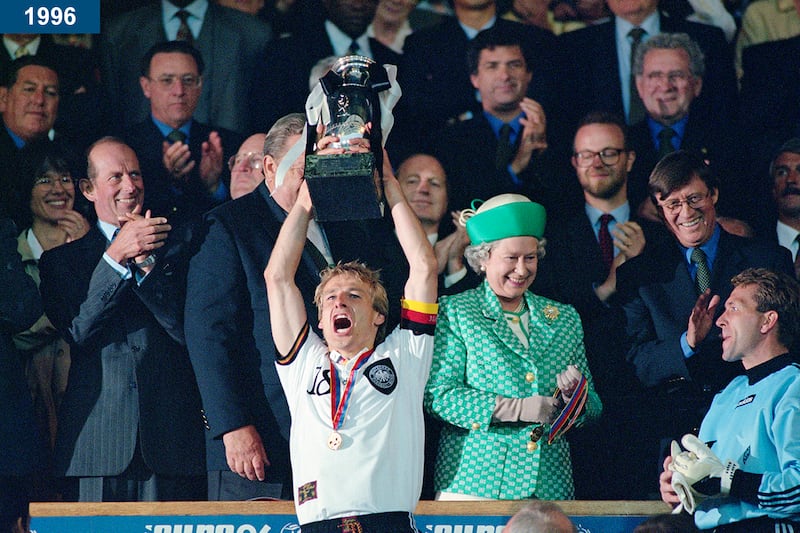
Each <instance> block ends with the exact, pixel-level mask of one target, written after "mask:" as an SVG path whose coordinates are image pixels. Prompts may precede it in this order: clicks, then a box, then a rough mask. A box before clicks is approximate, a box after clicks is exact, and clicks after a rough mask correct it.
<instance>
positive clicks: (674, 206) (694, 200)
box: [659, 191, 711, 215]
mask: <svg viewBox="0 0 800 533" xmlns="http://www.w3.org/2000/svg"><path fill="white" fill-rule="evenodd" d="M709 196H711V191H706V192H705V193H694V194H690V195H689V196H687V197H686V199H685V200H670V201H668V202H663V203H660V204H659V205H660V206H661V207H662V208H663V209H664V211H668V212H669V213H671V214H673V215H676V214H678V213H680V211H681V209H682V208H683V204H686V205H688V206H689V207H690V208H691V209H700V208H701V207H703V206H704V205H705V203H706V200H707V199H708V197H709Z"/></svg>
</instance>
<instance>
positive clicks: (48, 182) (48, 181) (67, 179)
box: [33, 174, 75, 189]
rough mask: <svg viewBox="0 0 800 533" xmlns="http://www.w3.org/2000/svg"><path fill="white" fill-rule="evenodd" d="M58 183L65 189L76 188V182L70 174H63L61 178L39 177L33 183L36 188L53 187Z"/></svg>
mask: <svg viewBox="0 0 800 533" xmlns="http://www.w3.org/2000/svg"><path fill="white" fill-rule="evenodd" d="M56 183H60V184H61V186H62V187H64V188H65V189H67V188H72V187H75V182H74V181H72V176H70V175H69V174H61V175H60V176H55V177H53V176H48V175H47V174H45V175H44V176H39V177H38V178H36V179H35V180H34V181H33V186H34V187H53V186H54V185H55V184H56Z"/></svg>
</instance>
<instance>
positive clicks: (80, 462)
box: [39, 138, 206, 501]
mask: <svg viewBox="0 0 800 533" xmlns="http://www.w3.org/2000/svg"><path fill="white" fill-rule="evenodd" d="M88 160H89V168H88V171H87V174H88V176H89V177H88V178H86V179H83V180H81V182H80V187H81V191H82V192H83V194H84V196H85V197H86V199H87V200H89V201H90V202H91V203H92V204H93V206H94V211H95V213H96V214H97V218H98V222H97V225H96V226H94V227H93V228H92V229H91V230H89V232H88V233H87V234H86V235H85V236H84V237H82V238H80V239H78V240H77V241H73V242H70V243H67V244H64V245H62V246H59V247H57V248H53V249H52V250H50V251H48V252H46V253H44V254H43V255H42V258H41V261H40V263H39V271H40V276H41V285H40V289H41V292H42V300H43V302H44V307H45V312H46V313H47V316H48V317H49V318H50V320H51V321H52V322H53V324H54V325H55V326H56V328H57V329H58V331H59V333H60V334H61V335H62V336H63V337H64V338H65V339H66V340H67V341H68V342H69V344H70V354H71V356H72V365H71V367H70V374H69V382H68V385H67V390H66V392H65V394H64V399H63V402H62V404H61V409H60V412H59V422H58V435H57V437H56V445H55V459H54V470H55V472H54V473H55V475H56V476H66V477H67V479H68V484H67V485H68V486H67V488H66V490H65V494H64V496H65V499H67V500H79V501H154V500H197V499H204V498H205V494H206V483H205V469H204V468H203V430H202V428H203V413H202V411H201V407H200V396H199V393H198V390H197V383H196V382H195V379H194V374H193V372H192V367H191V364H190V362H189V357H188V354H187V353H186V348H185V346H184V345H185V342H184V336H183V328H182V323H183V320H182V318H183V316H182V311H183V301H184V292H183V280H184V279H185V264H186V258H181V255H180V254H181V253H182V252H183V250H184V248H183V246H182V244H183V243H182V242H174V241H175V239H173V238H172V237H173V235H172V234H173V233H174V232H172V231H171V226H170V225H169V224H168V223H167V219H165V218H163V217H157V216H151V213H150V212H149V211H145V212H143V211H142V205H143V199H144V185H143V181H142V176H141V172H140V170H139V163H138V160H137V158H136V154H135V153H134V152H133V150H131V149H130V147H128V146H126V145H125V144H123V143H122V142H121V141H120V140H118V139H114V138H103V139H101V140H99V141H97V142H96V143H95V144H93V145H92V147H91V148H90V150H89V156H88ZM168 235H169V237H170V240H169V241H168V240H167V236H168Z"/></svg>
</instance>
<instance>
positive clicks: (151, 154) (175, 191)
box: [123, 118, 244, 227]
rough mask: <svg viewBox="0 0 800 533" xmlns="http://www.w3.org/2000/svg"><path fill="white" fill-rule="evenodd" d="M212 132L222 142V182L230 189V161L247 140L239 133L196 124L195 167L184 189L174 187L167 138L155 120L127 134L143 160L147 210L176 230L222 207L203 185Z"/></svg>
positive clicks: (193, 130)
mask: <svg viewBox="0 0 800 533" xmlns="http://www.w3.org/2000/svg"><path fill="white" fill-rule="evenodd" d="M212 131H216V132H217V133H219V136H220V139H221V141H222V157H223V159H222V161H223V164H222V174H221V175H220V181H222V182H224V183H226V185H227V184H230V172H229V171H228V167H227V162H228V159H229V158H230V157H231V156H232V155H235V154H236V152H237V150H239V145H241V144H242V141H243V140H244V139H243V138H242V136H241V135H239V134H238V133H236V132H233V131H230V130H227V129H224V128H214V127H212V126H209V125H207V124H204V123H202V122H199V121H197V120H193V121H192V125H191V128H190V130H189V151H190V152H191V154H192V160H193V161H194V162H195V166H194V169H192V171H191V172H190V173H189V175H188V177H187V182H186V183H185V184H181V185H180V187H176V186H174V185H173V178H172V176H171V175H170V174H169V173H168V172H167V170H166V169H165V168H164V163H163V143H164V141H165V138H164V135H163V134H162V133H161V130H159V129H158V126H156V125H155V123H154V122H153V120H152V119H151V118H148V119H147V120H145V121H143V122H139V123H138V124H134V125H133V126H131V127H130V128H128V129H127V130H126V131H125V133H124V134H123V138H124V139H125V142H127V143H128V145H129V146H130V147H131V148H132V149H133V151H134V152H135V153H136V156H137V157H138V159H139V165H140V166H141V168H140V170H141V171H142V178H143V179H144V185H145V191H147V193H146V194H145V207H146V208H148V209H152V210H153V214H155V215H160V216H165V217H167V218H169V219H170V223H171V224H172V225H173V227H175V226H176V224H177V223H180V222H183V221H186V220H189V219H191V218H193V217H197V216H199V215H202V214H203V213H205V212H206V211H208V210H209V209H211V208H212V207H214V205H216V204H218V203H220V202H219V201H215V200H214V199H213V198H212V197H211V196H210V195H209V194H208V192H206V190H205V188H204V187H203V186H202V184H201V182H200V159H201V157H202V144H203V142H205V141H207V140H208V136H209V134H210V133H211V132H212Z"/></svg>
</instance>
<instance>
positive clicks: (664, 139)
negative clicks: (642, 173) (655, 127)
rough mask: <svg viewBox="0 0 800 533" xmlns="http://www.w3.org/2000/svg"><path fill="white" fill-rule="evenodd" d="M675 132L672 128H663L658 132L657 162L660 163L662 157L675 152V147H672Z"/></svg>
mask: <svg viewBox="0 0 800 533" xmlns="http://www.w3.org/2000/svg"><path fill="white" fill-rule="evenodd" d="M675 135H676V134H675V130H673V129H672V128H664V129H663V130H661V131H660V132H658V160H659V161H661V160H662V159H664V156H665V155H667V154H671V153H672V152H674V151H675V147H674V146H672V138H673V137H675Z"/></svg>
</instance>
